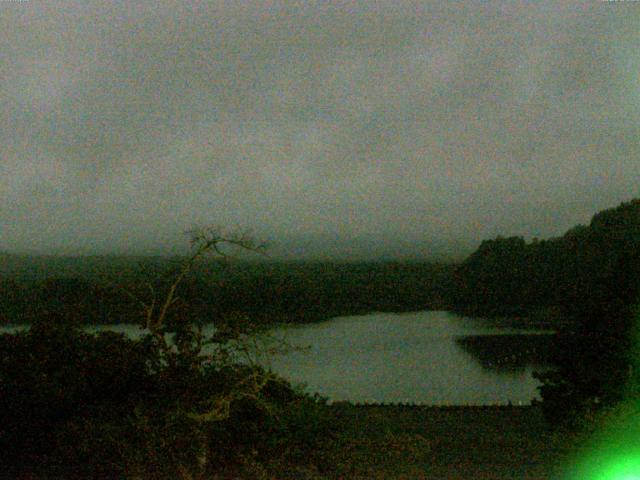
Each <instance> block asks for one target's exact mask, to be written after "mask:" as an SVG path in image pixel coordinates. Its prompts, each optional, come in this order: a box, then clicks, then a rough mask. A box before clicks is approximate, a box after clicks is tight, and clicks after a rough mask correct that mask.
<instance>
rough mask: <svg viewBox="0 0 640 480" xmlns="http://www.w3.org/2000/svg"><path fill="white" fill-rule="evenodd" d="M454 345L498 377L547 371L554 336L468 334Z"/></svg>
mask: <svg viewBox="0 0 640 480" xmlns="http://www.w3.org/2000/svg"><path fill="white" fill-rule="evenodd" d="M455 342H456V345H458V346H459V347H460V348H461V349H462V350H463V351H464V352H466V353H467V354H469V355H470V356H471V357H472V358H473V359H474V360H475V361H477V362H478V363H479V364H480V365H481V366H482V368H484V369H485V370H488V371H491V372H496V373H498V374H513V373H520V372H524V371H525V370H527V369H531V368H533V369H534V370H545V369H547V368H549V365H550V363H551V358H550V357H551V345H552V342H553V336H552V335H549V334H540V335H534V334H525V335H522V334H504V335H468V336H464V337H459V338H456V339H455Z"/></svg>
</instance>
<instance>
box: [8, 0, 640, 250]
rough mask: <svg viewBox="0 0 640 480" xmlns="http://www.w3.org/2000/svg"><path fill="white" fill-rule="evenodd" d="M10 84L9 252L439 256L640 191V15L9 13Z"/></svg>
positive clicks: (440, 5) (139, 9) (543, 8)
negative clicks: (202, 243)
mask: <svg viewBox="0 0 640 480" xmlns="http://www.w3.org/2000/svg"><path fill="white" fill-rule="evenodd" d="M0 85H1V90H0V112H1V113H0V114H1V115H2V123H1V126H0V202H1V203H0V228H1V229H0V249H8V250H13V251H24V252H26V251H29V252H57V253H83V254H85V253H105V252H144V251H150V252H151V251H153V252H159V251H163V249H165V248H166V249H171V248H177V247H178V246H182V245H184V243H185V242H184V240H185V239H184V236H183V235H182V234H181V232H182V231H183V230H185V229H187V228H189V227H191V226H194V225H205V224H220V225H229V226H244V227H251V228H252V229H253V230H254V232H255V235H256V236H258V237H259V238H263V239H267V240H269V241H270V243H271V245H272V247H271V248H272V253H273V254H274V255H275V256H279V255H289V256H296V257H306V258H311V257H318V256H320V257H332V256H336V257H340V258H352V257H356V256H359V257H362V256H365V257H366V256H370V257H377V256H380V255H386V256H389V255H391V256H393V255H398V256H425V257H430V256H433V255H439V254H442V253H443V252H447V251H450V252H451V251H452V252H454V253H455V252H463V253H466V252H468V251H469V250H470V249H472V248H473V247H475V246H477V244H478V243H479V241H480V240H482V239H485V238H490V237H494V236H496V235H498V234H503V235H523V236H525V237H526V238H531V237H533V236H537V237H540V238H546V237H550V236H557V235H560V234H562V233H563V232H564V231H566V230H567V229H568V228H570V227H571V226H573V225H575V224H577V223H587V222H588V221H589V219H590V217H591V215H592V214H594V213H595V212H596V211H598V210H601V209H603V208H609V207H613V206H615V205H617V204H618V203H620V202H622V201H626V200H629V199H631V198H633V197H635V196H639V195H640V2H637V3H636V2H632V1H627V2H621V1H618V2H600V1H584V2H541V1H536V2H527V3H524V2H522V3H521V2H514V1H508V2H507V1H505V2H498V1H492V2H469V1H467V2H448V1H439V2H423V1H416V2H410V1H401V0H393V1H377V2H373V1H370V2H366V1H362V2H357V1H355V0H354V1H349V2H347V1H345V2H339V1H324V2H321V1H316V2H312V1H296V2H293V1H292V2H276V1H263V2H249V1H242V0H235V1H211V2H197V3H196V2H182V1H180V2H179V1H176V0H152V1H151V0H150V1H140V0H135V1H134V0H127V1H106V0H104V1H93V0H90V1H88V0H82V1H77V2H72V1H64V0H49V1H38V0H22V1H3V2H0ZM448 246H451V248H449V249H448Z"/></svg>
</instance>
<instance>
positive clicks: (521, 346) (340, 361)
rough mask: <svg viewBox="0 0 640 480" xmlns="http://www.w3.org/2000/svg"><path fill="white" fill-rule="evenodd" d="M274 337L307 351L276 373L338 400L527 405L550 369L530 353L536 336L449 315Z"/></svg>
mask: <svg viewBox="0 0 640 480" xmlns="http://www.w3.org/2000/svg"><path fill="white" fill-rule="evenodd" d="M277 333H279V334H281V335H283V336H284V338H285V339H286V340H287V341H288V342H290V343H291V344H293V345H300V346H304V345H308V346H309V347H310V348H309V350H308V351H307V352H290V353H288V354H286V355H284V356H281V357H275V358H272V359H271V362H270V365H271V367H272V368H273V370H275V371H276V372H278V373H280V374H281V375H283V376H285V377H287V378H289V379H290V380H292V381H293V382H300V383H305V384H306V385H307V390H308V391H310V392H319V393H320V394H322V395H325V396H327V397H329V398H330V399H331V400H334V401H339V400H346V401H358V402H363V401H370V402H415V403H425V404H450V405H466V404H474V405H487V404H496V403H503V404H506V403H509V402H512V403H529V402H530V401H531V399H532V398H535V397H537V386H538V382H537V381H536V380H535V379H534V378H533V377H532V376H531V373H532V372H533V370H538V368H537V366H538V365H543V364H544V363H545V362H544V360H543V357H544V353H543V351H546V350H545V349H542V348H538V347H536V349H534V351H531V348H530V347H531V345H530V343H531V344H537V342H538V340H541V339H542V338H543V336H541V335H538V334H539V333H541V332H540V331H539V330H530V329H523V328H515V327H501V326H496V325H490V324H489V325H488V324H487V323H485V322H483V321H482V320H479V319H473V318H466V317H460V316H457V315H454V314H451V313H448V312H415V313H408V314H388V313H385V314H371V315H364V316H354V317H341V318H335V319H333V320H330V321H327V322H323V323H318V324H311V325H301V326H294V327H289V328H281V329H278V331H277ZM530 335H531V336H535V337H536V338H537V339H538V340H536V339H533V340H531V342H530V341H529V340H528V338H529V336H530ZM484 337H488V340H487V342H484V341H483V340H479V338H484ZM497 337H504V338H499V339H497ZM544 338H545V339H546V340H548V338H549V337H548V336H546V335H545V336H544ZM492 339H493V340H492ZM525 352H528V353H525ZM536 352H538V353H541V354H542V355H541V356H540V357H537V353H536ZM513 355H515V356H514V357H513V360H511V359H512V356H513ZM507 356H508V357H509V359H510V361H509V362H507V361H506V360H505V359H506V357H507Z"/></svg>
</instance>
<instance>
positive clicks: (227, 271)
mask: <svg viewBox="0 0 640 480" xmlns="http://www.w3.org/2000/svg"><path fill="white" fill-rule="evenodd" d="M179 260H180V259H166V258H165V259H163V258H126V257H113V258H111V257H103V258H100V257H95V258H66V259H65V258H56V257H40V258H38V257H15V258H14V259H13V260H12V261H9V260H6V261H5V262H4V264H3V263H2V261H1V259H0V323H25V322H27V323H29V322H30V321H31V319H32V318H34V317H35V316H37V315H38V314H39V310H40V309H42V308H43V307H44V308H50V309H52V308H60V307H63V308H68V309H69V310H71V311H74V312H76V313H77V314H78V315H80V316H81V317H82V318H83V321H84V322H85V323H133V322H137V319H138V317H139V315H140V305H139V303H138V301H137V300H136V299H135V298H133V297H131V296H127V295H125V294H123V291H128V292H134V293H135V294H136V296H138V297H139V296H144V295H147V294H148V287H147V284H149V283H151V284H153V286H154V288H155V290H156V291H162V290H163V289H164V288H166V286H167V285H168V284H169V283H170V281H171V279H172V278H173V274H174V273H175V270H176V266H177V265H179ZM139 266H140V268H138V267H139ZM452 268H453V267H452V266H449V265H436V264H430V263H391V262H388V263H374V262H372V263H311V262H310V263H275V262H274V263H271V262H269V263H267V262H265V263H250V262H225V261H219V260H211V261H208V262H203V263H201V264H200V265H198V267H197V268H196V269H194V271H193V272H192V274H191V275H190V276H189V278H186V279H185V280H184V281H183V283H182V285H181V289H180V295H179V296H180V300H179V302H178V303H177V304H176V305H174V308H173V309H172V312H171V315H172V316H173V317H178V316H179V317H180V318H184V317H185V316H187V317H190V318H193V319H201V318H210V319H218V318H220V317H224V316H234V315H238V314H242V315H248V316H250V317H251V318H252V319H253V321H259V322H262V323H273V322H280V321H285V322H308V321H315V320H323V319H327V318H331V317H333V316H338V315H348V314H360V313H368V312H371V311H410V310H423V309H441V308H444V307H445V306H446V286H447V280H448V278H449V277H450V273H451V271H452Z"/></svg>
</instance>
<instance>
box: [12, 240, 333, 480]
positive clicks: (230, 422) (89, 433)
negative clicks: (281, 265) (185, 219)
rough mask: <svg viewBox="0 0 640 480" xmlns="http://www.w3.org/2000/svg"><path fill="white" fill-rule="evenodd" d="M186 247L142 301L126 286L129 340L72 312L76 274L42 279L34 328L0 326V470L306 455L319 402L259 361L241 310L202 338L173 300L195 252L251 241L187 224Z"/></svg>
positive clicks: (181, 473)
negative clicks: (137, 327)
mask: <svg viewBox="0 0 640 480" xmlns="http://www.w3.org/2000/svg"><path fill="white" fill-rule="evenodd" d="M191 244H192V253H191V255H190V256H188V257H186V258H185V259H183V260H182V263H181V265H180V266H179V268H178V269H177V270H176V271H175V272H173V273H172V276H171V278H170V279H169V281H168V282H164V283H163V282H161V283H160V285H153V284H148V285H147V287H148V288H149V290H150V294H151V296H150V298H149V299H147V300H146V301H145V300H143V297H140V296H138V295H137V294H139V293H140V292H135V291H126V292H127V293H128V294H130V296H131V297H133V298H135V299H136V300H137V301H138V302H139V303H140V306H139V307H140V310H139V313H138V323H139V324H141V326H143V327H144V329H145V332H146V333H145V334H144V335H143V336H142V337H141V338H139V339H131V338H126V337H125V336H124V335H123V334H116V333H113V332H102V333H99V334H92V333H88V332H87V331H85V330H84V329H83V328H82V326H83V324H84V322H85V321H86V318H85V317H84V315H85V314H86V312H84V311H83V310H82V309H81V308H78V309H77V310H74V309H72V308H70V305H73V302H75V301H76V300H77V299H78V298H79V296H80V295H81V294H82V288H81V287H82V282H80V283H79V282H78V281H77V280H70V281H69V282H63V283H62V284H60V283H55V282H54V284H53V286H51V284H50V283H48V282H44V284H43V285H44V287H43V288H45V292H47V293H48V294H49V295H52V298H51V301H49V302H47V303H46V304H45V305H44V306H43V305H38V307H39V308H40V310H39V312H38V313H37V314H36V315H34V317H33V318H32V323H31V328H30V329H28V330H23V331H17V332H14V333H5V334H3V335H0V464H1V465H2V468H3V474H7V475H9V476H10V477H11V478H30V479H31V478H65V479H68V478H145V479H146V478H153V479H161V478H167V479H169V478H170V479H176V478H177V479H194V478H205V477H206V478H221V477H222V478H227V476H229V478H234V476H235V478H237V474H238V472H241V476H242V477H243V478H258V477H259V476H260V475H262V474H266V473H265V472H267V469H266V467H265V466H264V465H268V464H270V463H273V459H279V460H280V461H282V462H283V463H286V464H290V465H295V464H296V462H297V461H300V459H301V458H304V463H305V464H309V463H310V459H312V458H313V451H314V448H313V446H314V445H315V444H316V443H317V441H318V439H319V438H320V436H324V435H323V434H325V433H326V432H325V430H326V429H327V428H328V427H327V425H328V424H327V422H326V421H325V415H324V410H323V408H322V407H323V400H322V399H320V398H318V397H309V396H307V395H303V394H301V393H297V392H296V391H294V390H293V389H292V388H291V386H290V385H289V384H288V383H287V382H286V381H284V380H282V379H280V378H278V377H277V376H276V375H275V374H273V373H272V372H269V371H265V370H264V369H263V368H261V367H260V366H259V365H258V362H257V355H259V351H258V350H256V349H257V348H258V343H257V342H256V341H255V336H253V334H254V333H255V331H254V330H255V325H254V324H252V322H251V321H249V320H248V319H247V318H245V317H236V318H239V319H240V321H233V322H231V321H229V319H228V318H225V319H220V321H218V322H216V323H215V327H216V329H215V330H214V331H213V333H211V334H210V335H205V334H204V333H203V329H202V323H203V321H202V319H201V320H200V321H196V319H194V317H192V316H190V315H181V313H182V312H183V310H180V309H179V308H178V309H176V311H174V308H173V307H174V306H175V305H176V304H177V298H179V297H178V296H177V294H178V292H179V287H180V286H181V285H182V283H183V281H184V280H185V279H187V278H188V276H189V274H190V273H191V272H192V270H193V269H194V268H195V266H196V265H197V262H198V261H200V260H202V258H203V256H204V255H205V254H206V253H210V251H213V252H216V253H218V254H220V255H223V254H224V251H223V250H221V248H223V247H224V246H229V245H231V246H232V247H238V248H242V249H246V250H251V251H258V247H256V246H255V244H254V243H253V242H252V240H251V239H250V238H249V237H246V236H244V235H232V236H224V235H221V234H220V233H219V232H218V231H217V230H215V229H205V230H198V231H197V232H195V233H193V234H192V238H191ZM50 287H51V288H52V290H51V289H50ZM158 287H161V288H162V289H160V290H159V289H158ZM45 307H46V308H45ZM170 312H171V315H170V314H169V313H170ZM249 340H251V341H249Z"/></svg>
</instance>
